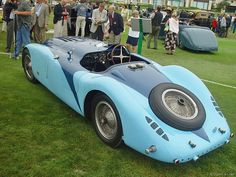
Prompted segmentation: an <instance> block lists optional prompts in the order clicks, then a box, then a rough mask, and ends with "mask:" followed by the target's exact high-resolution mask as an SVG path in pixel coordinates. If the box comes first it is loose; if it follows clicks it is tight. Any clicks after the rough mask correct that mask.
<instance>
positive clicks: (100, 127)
mask: <svg viewBox="0 0 236 177" xmlns="http://www.w3.org/2000/svg"><path fill="white" fill-rule="evenodd" d="M91 114H92V116H91V117H92V121H93V125H94V128H95V131H96V133H97V135H98V136H99V138H100V139H101V140H102V141H103V142H104V143H106V144H108V145H109V146H111V147H118V146H119V145H120V144H121V142H122V125H121V121H120V116H119V113H118V111H117V109H116V106H115V104H114V103H113V102H112V100H111V99H110V98H109V97H108V96H106V95H105V94H97V95H96V96H95V97H94V99H93V101H92V109H91Z"/></svg>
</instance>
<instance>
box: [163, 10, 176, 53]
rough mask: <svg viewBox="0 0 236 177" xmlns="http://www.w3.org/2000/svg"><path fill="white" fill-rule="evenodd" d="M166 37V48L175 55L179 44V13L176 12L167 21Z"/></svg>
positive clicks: (167, 51)
mask: <svg viewBox="0 0 236 177" xmlns="http://www.w3.org/2000/svg"><path fill="white" fill-rule="evenodd" d="M165 31H166V38H165V45H164V46H165V50H166V54H170V55H173V53H174V52H175V48H176V44H177V36H178V33H179V20H178V18H177V14H176V13H175V12H174V13H172V15H171V18H170V19H169V20H168V21H167V22H166V27H165Z"/></svg>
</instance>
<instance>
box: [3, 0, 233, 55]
mask: <svg viewBox="0 0 236 177" xmlns="http://www.w3.org/2000/svg"><path fill="white" fill-rule="evenodd" d="M67 2H68V1H67V0H61V1H60V2H59V3H58V4H57V5H55V6H54V7H53V9H52V8H51V6H49V5H48V1H47V0H36V2H35V3H33V2H32V1H30V0H7V2H6V3H5V4H4V6H3V12H4V15H3V18H4V21H5V23H6V29H7V30H6V31H7V38H6V52H7V53H9V52H11V48H12V44H13V39H14V35H15V47H14V52H13V57H14V58H16V59H17V58H18V56H19V53H20V50H21V48H22V45H27V44H29V43H30V41H31V39H33V40H34V41H35V42H37V43H42V42H43V41H44V40H45V36H46V35H45V34H46V31H47V30H48V24H49V14H50V13H53V25H54V33H53V36H54V37H62V36H68V35H70V36H71V35H75V36H81V37H84V36H89V37H91V38H92V39H97V40H100V41H103V40H107V42H108V43H109V44H120V42H121V36H122V33H123V32H124V31H125V26H126V25H127V26H128V29H129V31H128V38H127V41H126V46H127V47H128V49H129V50H130V51H132V52H136V50H137V45H138V40H139V32H138V31H134V30H133V29H132V27H131V19H132V18H139V17H140V16H141V17H145V18H150V19H151V24H152V32H151V33H150V34H148V37H147V48H148V49H149V48H150V44H151V40H152V39H154V47H153V49H157V48H158V46H157V39H158V35H159V32H160V29H161V24H163V23H164V24H165V29H164V30H165V33H166V38H165V41H164V43H165V44H164V47H165V50H166V53H167V54H173V53H174V52H175V48H176V44H177V37H178V32H179V19H178V15H179V14H177V13H176V12H174V11H173V10H172V9H171V8H167V9H166V11H165V12H166V14H165V16H164V15H163V12H162V11H161V7H157V8H156V9H152V10H150V9H148V10H147V11H144V12H142V11H141V10H140V6H139V5H137V6H135V9H134V10H133V9H132V3H130V4H128V6H127V5H124V6H122V7H119V12H120V13H118V12H117V11H116V8H117V7H116V6H115V5H114V4H112V5H110V4H109V3H108V1H104V2H102V3H100V2H96V3H91V2H90V1H89V2H87V1H86V0H80V1H79V2H77V1H76V0H74V1H71V2H70V5H68V3H67ZM217 20H218V21H216V20H214V19H213V20H212V26H211V28H212V30H213V31H217V30H218V31H219V35H220V36H223V35H225V34H226V35H225V36H227V31H228V28H229V24H231V21H233V22H232V29H233V32H235V28H236V18H232V17H231V18H230V23H229V22H228V21H229V20H228V16H226V15H223V16H222V17H221V18H220V17H218V18H217ZM219 26H220V27H219ZM218 28H219V29H220V30H219V29H218Z"/></svg>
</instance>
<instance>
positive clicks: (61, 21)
mask: <svg viewBox="0 0 236 177" xmlns="http://www.w3.org/2000/svg"><path fill="white" fill-rule="evenodd" d="M65 5H66V0H61V2H60V3H58V4H57V5H55V7H54V17H53V24H54V37H61V36H63V35H65V34H63V30H64V29H66V28H67V16H68V14H69V13H68V12H67V10H66V8H65Z"/></svg>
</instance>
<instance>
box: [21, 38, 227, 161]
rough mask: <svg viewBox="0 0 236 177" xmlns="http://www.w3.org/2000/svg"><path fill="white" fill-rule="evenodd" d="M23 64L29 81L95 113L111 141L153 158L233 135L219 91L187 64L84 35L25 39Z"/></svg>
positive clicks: (185, 156)
mask: <svg viewBox="0 0 236 177" xmlns="http://www.w3.org/2000/svg"><path fill="white" fill-rule="evenodd" d="M22 65H23V68H24V71H25V74H26V77H27V78H28V80H29V81H31V82H34V83H35V82H37V81H39V82H40V83H41V84H43V85H44V86H46V87H47V88H48V89H49V90H50V91H51V92H52V93H54V94H55V95H56V96H57V97H58V98H60V99H61V100H63V101H64V102H65V103H66V104H68V105H69V106H70V107H71V108H73V109H74V110H75V111H76V112H78V113H79V114H81V115H82V116H84V117H87V118H91V119H92V123H93V125H94V128H95V131H96V133H97V135H98V136H99V138H100V139H101V140H102V141H103V142H104V143H106V144H108V145H109V146H112V147H117V146H119V145H120V143H121V142H124V143H125V144H126V145H128V146H129V147H131V148H133V149H135V150H136V151H138V152H140V153H142V154H145V155H147V156H149V157H151V158H154V159H157V160H160V161H164V162H168V163H182V162H187V161H190V160H197V159H198V158H199V157H200V156H202V155H204V154H206V153H208V152H210V151H212V150H214V149H216V148H218V147H220V146H222V145H224V144H225V143H228V142H229V138H230V135H231V133H230V129H229V126H228V124H227V122H226V119H225V117H224V115H223V113H222V112H221V111H220V108H219V107H218V105H217V103H216V101H215V100H214V98H213V96H212V95H211V93H210V92H209V90H208V89H207V87H206V86H205V85H204V83H203V82H202V81H201V80H200V79H199V78H198V77H197V76H196V75H194V74H193V73H191V72H190V71H188V70H187V69H185V68H183V67H180V66H161V65H159V64H158V63H156V62H154V61H152V60H149V59H147V58H145V57H143V56H140V55H137V54H134V53H129V51H128V50H127V49H126V48H125V47H124V46H122V45H118V46H113V45H111V46H108V45H106V44H105V43H103V42H101V41H96V40H92V39H86V38H85V39H82V38H78V37H61V38H53V39H49V40H47V41H46V42H45V43H44V44H28V45H26V46H25V48H24V50H23V53H22Z"/></svg>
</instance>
